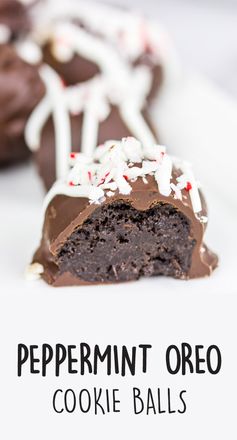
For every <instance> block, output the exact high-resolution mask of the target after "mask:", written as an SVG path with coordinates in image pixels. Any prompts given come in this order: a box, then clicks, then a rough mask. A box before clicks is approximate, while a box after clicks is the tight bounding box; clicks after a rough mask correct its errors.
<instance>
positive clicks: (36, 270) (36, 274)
mask: <svg viewBox="0 0 237 440" xmlns="http://www.w3.org/2000/svg"><path fill="white" fill-rule="evenodd" d="M43 273H44V267H43V266H42V264H40V263H32V264H29V265H28V266H27V268H26V270H25V279H26V280H27V281H35V280H38V279H39V278H40V277H41V275H42V274H43Z"/></svg>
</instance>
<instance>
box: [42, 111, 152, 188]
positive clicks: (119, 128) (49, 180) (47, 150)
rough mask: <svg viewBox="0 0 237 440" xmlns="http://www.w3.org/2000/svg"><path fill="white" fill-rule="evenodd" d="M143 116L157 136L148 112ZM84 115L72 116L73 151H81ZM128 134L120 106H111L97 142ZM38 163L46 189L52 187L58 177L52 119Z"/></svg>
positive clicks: (47, 125)
mask: <svg viewBox="0 0 237 440" xmlns="http://www.w3.org/2000/svg"><path fill="white" fill-rule="evenodd" d="M143 116H144V118H145V120H146V121H147V124H148V126H150V128H151V130H152V131H153V133H154V135H155V136H156V137H157V135H156V133H155V130H154V128H153V127H152V125H151V123H150V121H149V118H148V115H147V112H146V111H144V112H143ZM82 122H83V115H82V114H79V115H77V116H71V133H72V151H74V152H78V151H80V138H81V130H82ZM126 136H132V133H131V132H130V130H129V129H128V127H127V126H126V124H125V123H124V121H123V120H122V119H121V117H120V114H119V111H118V108H117V107H115V106H112V107H111V112H110V114H109V116H108V117H107V119H105V121H103V122H101V124H100V126H99V133H98V140H97V144H98V145H99V144H103V143H104V142H105V141H107V140H108V139H115V140H116V139H121V138H123V137H126ZM35 158H36V163H37V167H38V170H39V174H40V176H41V177H42V180H43V182H44V185H45V187H46V189H49V188H51V186H52V184H53V183H54V181H55V178H56V171H55V134H54V127H53V122H52V119H49V120H48V122H47V123H46V125H45V127H44V129H43V132H42V139H41V146H40V148H39V150H38V151H37V153H36V155H35Z"/></svg>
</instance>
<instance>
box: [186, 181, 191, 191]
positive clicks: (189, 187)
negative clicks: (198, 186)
mask: <svg viewBox="0 0 237 440" xmlns="http://www.w3.org/2000/svg"><path fill="white" fill-rule="evenodd" d="M185 189H186V191H190V190H191V189H192V184H191V183H190V182H187V185H186V187H185Z"/></svg>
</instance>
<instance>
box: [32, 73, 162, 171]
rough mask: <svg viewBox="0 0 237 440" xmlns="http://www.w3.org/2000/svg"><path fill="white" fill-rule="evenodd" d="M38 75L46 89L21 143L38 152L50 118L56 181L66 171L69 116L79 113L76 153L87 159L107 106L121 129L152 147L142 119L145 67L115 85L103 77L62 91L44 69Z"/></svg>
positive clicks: (146, 84)
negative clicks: (117, 116) (117, 115)
mask: <svg viewBox="0 0 237 440" xmlns="http://www.w3.org/2000/svg"><path fill="white" fill-rule="evenodd" d="M40 75H41V77H42V79H43V81H44V83H45V85H46V95H45V96H44V98H43V99H42V100H41V102H40V103H39V104H38V106H36V108H35V109H34V111H33V112H32V114H31V115H30V117H29V119H28V121H27V124H26V127H25V139H26V143H27V145H28V146H29V148H30V149H31V150H32V151H36V150H38V149H39V148H40V142H41V133H42V129H43V127H44V125H45V123H46V121H47V120H48V118H49V117H50V115H51V114H52V116H53V120H54V130H55V138H56V141H55V144H56V145H55V148H56V177H57V179H61V178H62V177H63V176H64V175H65V174H66V173H67V172H68V170H69V169H68V167H67V158H68V155H69V153H70V151H71V148H72V147H71V127H70V114H71V115H73V114H79V113H83V124H82V134H81V149H80V150H81V152H82V153H84V154H86V155H88V156H91V155H92V154H93V152H94V150H95V148H96V146H97V138H98V130H99V124H100V123H101V122H102V121H104V120H105V119H106V118H107V117H108V116H109V114H110V111H111V104H112V105H115V106H117V107H118V110H119V113H120V116H121V118H122V120H123V121H124V123H125V125H126V126H127V127H128V129H129V130H130V131H131V133H133V135H134V136H136V137H137V138H138V139H139V140H140V141H141V142H142V144H143V145H144V146H145V147H146V146H147V147H149V145H151V144H154V143H155V137H154V135H153V133H152V132H151V130H150V128H149V127H148V125H147V123H146V121H145V119H144V118H143V116H142V109H143V106H144V103H145V100H146V96H147V95H148V93H149V91H150V87H151V75H150V72H149V70H148V69H147V68H146V67H145V66H138V67H136V68H134V69H133V73H131V74H129V75H128V77H127V80H126V81H125V82H123V83H120V84H119V85H118V84H116V83H114V81H113V80H111V79H110V78H109V79H108V78H107V77H106V76H105V75H98V76H96V77H95V78H93V79H92V80H89V81H87V82H85V83H81V84H78V85H76V86H70V87H63V86H62V81H61V79H60V77H59V76H58V75H57V74H56V73H55V72H54V71H53V70H52V69H51V68H50V67H48V66H46V65H44V66H43V67H41V69H40ZM78 138H79V133H78ZM78 149H79V148H78Z"/></svg>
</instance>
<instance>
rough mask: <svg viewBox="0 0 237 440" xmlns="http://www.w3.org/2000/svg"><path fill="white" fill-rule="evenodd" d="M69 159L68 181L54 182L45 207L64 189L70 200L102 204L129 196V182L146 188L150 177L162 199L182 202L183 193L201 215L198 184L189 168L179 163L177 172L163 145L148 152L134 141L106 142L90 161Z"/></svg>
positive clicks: (130, 189)
mask: <svg viewBox="0 0 237 440" xmlns="http://www.w3.org/2000/svg"><path fill="white" fill-rule="evenodd" d="M74 155H75V157H74ZM70 158H71V159H73V162H71V170H70V172H69V175H68V178H67V180H66V181H65V182H62V181H59V182H56V184H55V185H54V186H53V187H52V189H51V190H50V191H49V193H48V195H47V201H48V203H49V201H50V200H51V199H52V198H53V197H54V196H55V195H56V194H59V193H60V194H61V193H62V188H65V190H64V193H65V194H68V195H70V196H72V197H87V198H88V199H89V201H90V203H101V201H103V200H104V199H105V197H106V196H108V197H111V196H112V195H114V192H115V191H118V192H119V193H121V194H124V195H127V194H130V193H131V191H132V186H131V183H132V182H135V181H136V180H137V179H138V178H141V179H142V180H143V183H144V184H147V183H148V180H147V177H148V176H153V177H154V178H155V180H156V182H157V186H158V189H159V192H160V194H161V195H163V196H165V197H169V196H172V197H173V198H174V199H178V200H182V199H183V197H184V198H185V199H186V196H185V193H184V194H183V193H182V191H188V192H189V195H190V200H191V203H192V207H193V210H194V212H195V213H196V214H197V213H200V212H201V211H202V204H201V199H200V194H199V190H198V186H197V182H196V180H195V178H194V175H193V172H192V169H191V167H190V165H189V164H188V163H186V162H184V163H182V162H179V167H178V168H177V166H176V163H177V160H176V159H174V158H172V157H171V156H169V155H168V154H167V153H166V148H165V147H164V146H162V145H152V146H151V147H150V148H149V149H148V148H147V147H144V146H143V145H142V144H141V143H140V142H139V141H137V140H136V139H134V138H132V137H128V138H124V139H122V140H121V141H114V140H113V141H107V142H105V143H104V144H103V145H101V146H100V148H97V149H96V150H95V152H94V154H93V155H92V156H90V157H89V156H86V155H85V154H82V153H76V154H75V153H71V154H70ZM174 167H175V169H176V172H175V175H173V168H174ZM177 169H178V171H179V175H178V176H177ZM69 187H71V190H69ZM201 218H202V220H201V219H200V221H202V222H203V223H204V222H205V221H206V220H205V217H204V216H203V217H201Z"/></svg>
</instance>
